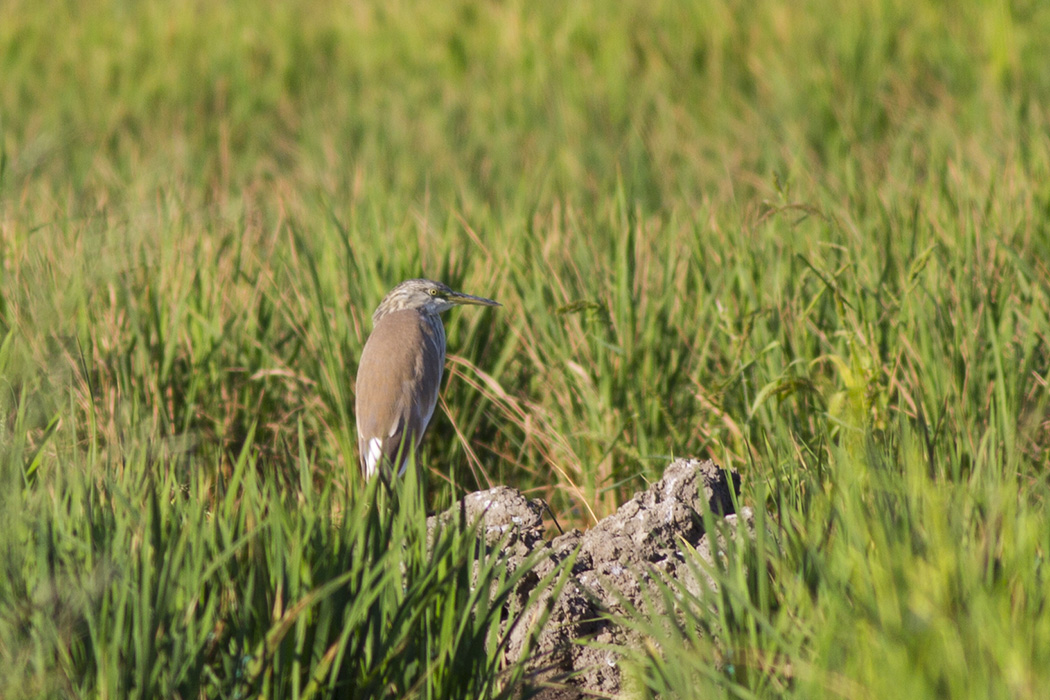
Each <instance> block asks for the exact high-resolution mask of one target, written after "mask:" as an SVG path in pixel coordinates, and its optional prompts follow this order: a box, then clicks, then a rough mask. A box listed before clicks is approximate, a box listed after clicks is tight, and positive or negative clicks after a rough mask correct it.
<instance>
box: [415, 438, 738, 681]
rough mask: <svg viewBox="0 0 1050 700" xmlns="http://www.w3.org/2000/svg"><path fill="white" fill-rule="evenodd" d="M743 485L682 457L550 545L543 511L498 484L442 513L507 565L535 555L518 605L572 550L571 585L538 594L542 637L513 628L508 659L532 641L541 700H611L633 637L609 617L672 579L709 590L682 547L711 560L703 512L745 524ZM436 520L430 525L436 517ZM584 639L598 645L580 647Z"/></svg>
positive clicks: (640, 601)
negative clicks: (494, 548) (543, 609)
mask: <svg viewBox="0 0 1050 700" xmlns="http://www.w3.org/2000/svg"><path fill="white" fill-rule="evenodd" d="M739 484H740V478H739V476H738V475H737V474H735V473H730V472H726V471H724V470H723V469H721V468H720V467H718V466H717V465H716V464H715V463H714V462H711V461H700V460H690V459H679V460H676V461H675V462H673V463H671V464H670V465H669V466H668V467H667V469H666V470H665V471H664V475H663V477H662V478H661V479H660V480H659V481H657V482H656V483H654V484H652V485H651V486H650V487H649V488H648V489H646V490H645V491H642V492H640V493H638V494H636V495H635V496H634V497H633V498H631V499H630V500H629V501H627V502H626V503H624V504H623V505H622V506H621V507H620V508H619V509H618V510H617V511H616V512H615V513H613V514H612V515H610V516H609V517H607V518H605V519H603V520H601V521H600V522H598V523H597V524H596V525H594V526H593V527H591V528H590V529H589V530H587V531H586V532H581V531H579V530H572V531H570V532H567V533H565V534H563V535H561V536H559V537H555V538H554V539H551V540H547V539H545V538H544V529H543V514H544V512H545V511H546V505H545V504H544V503H543V502H542V501H540V500H536V499H529V498H526V497H525V496H523V495H522V494H521V493H520V492H518V491H517V490H515V489H511V488H507V487H504V486H500V487H496V488H493V489H489V490H487V491H479V492H475V493H471V494H468V495H467V496H466V497H465V498H464V499H463V501H462V502H461V504H459V505H457V506H455V507H454V508H453V509H451V510H450V511H448V512H446V514H444V515H443V516H438V517H442V518H446V517H449V514H450V513H452V512H453V511H458V510H460V508H462V509H463V511H465V513H466V515H467V518H468V521H470V522H476V521H477V519H478V518H481V519H482V522H481V523H480V528H481V531H482V532H483V533H484V537H485V539H486V542H487V543H488V544H489V545H496V544H497V543H502V544H501V546H502V548H503V552H504V555H505V556H507V557H508V560H509V562H510V564H511V566H515V565H517V564H518V563H520V562H521V561H523V560H524V559H525V558H526V557H530V556H539V557H540V558H541V560H542V561H541V562H540V563H539V565H538V566H537V567H536V568H535V569H534V571H533V575H530V576H527V577H526V578H525V579H524V580H523V582H522V583H521V584H520V586H519V591H518V600H519V602H520V601H524V600H526V599H527V598H528V597H529V595H530V594H531V593H532V589H533V588H534V587H535V586H536V585H538V584H539V582H540V581H541V580H542V579H543V577H544V576H545V575H546V574H548V573H550V572H551V571H552V569H553V568H554V567H555V566H556V565H557V564H558V563H559V562H561V561H563V560H564V559H565V558H567V557H569V556H571V555H572V554H573V553H574V552H576V553H577V554H576V561H575V563H574V564H573V567H572V571H571V574H570V578H569V580H568V581H567V583H566V585H565V586H564V587H563V588H562V589H561V593H560V594H559V595H558V596H557V598H556V599H555V600H554V601H553V603H552V602H551V601H550V599H549V598H550V593H541V595H540V598H541V602H542V603H544V604H546V605H551V606H552V607H551V613H550V617H549V618H548V619H547V622H546V624H545V625H544V626H543V627H542V629H539V630H537V629H532V628H530V627H529V626H528V625H519V626H517V627H516V628H515V629H514V630H513V631H512V632H511V638H510V645H509V647H508V649H507V652H506V654H507V657H508V658H519V656H520V654H521V651H522V649H523V648H524V646H525V645H526V644H527V643H528V641H529V638H530V637H531V636H532V635H538V636H537V637H536V643H535V647H534V649H533V661H532V668H533V670H534V673H533V677H532V678H531V679H530V681H531V682H533V683H539V684H541V685H544V686H545V689H544V690H543V691H542V692H541V693H540V695H539V697H541V698H543V699H544V700H565V699H568V698H583V697H588V696H590V695H591V694H592V693H593V694H598V695H604V696H607V695H611V694H616V693H618V692H619V690H620V669H619V654H618V653H617V651H616V649H617V647H623V646H624V645H626V644H629V643H631V641H632V639H631V633H629V632H628V631H627V630H625V629H623V628H622V627H621V626H619V625H617V624H615V623H614V622H613V621H612V620H611V619H609V615H615V614H617V613H622V612H625V611H626V610H627V609H628V608H629V607H634V608H639V609H641V608H644V607H645V600H646V594H650V598H649V599H650V600H655V599H657V597H658V596H657V595H656V594H657V588H656V586H657V583H656V581H657V580H658V579H659V578H661V577H663V578H664V579H665V580H666V579H676V580H678V581H679V582H681V583H683V584H685V586H686V587H687V589H688V590H689V591H690V592H693V593H699V592H700V591H701V587H706V588H707V589H712V588H714V586H715V583H714V582H713V581H712V580H710V579H708V578H707V577H706V576H703V575H701V577H700V578H701V579H703V580H697V576H696V574H695V573H694V572H695V571H697V570H698V567H696V566H689V565H688V563H687V562H686V557H687V556H689V554H688V551H689V550H688V548H684V547H683V544H682V543H683V542H685V543H688V544H689V545H690V546H691V547H692V548H693V549H694V550H695V551H696V552H697V554H698V555H699V556H701V557H703V558H706V559H708V560H710V558H711V556H712V554H711V552H712V551H717V550H718V547H717V545H716V546H714V547H712V546H711V542H709V541H708V535H707V533H705V531H704V524H703V518H702V516H701V513H702V512H703V511H704V508H705V503H706V508H707V509H708V510H709V511H710V512H711V513H714V514H717V516H718V517H721V518H724V519H726V520H727V521H732V520H734V519H736V518H737V517H743V518H745V519H746V520H747V521H748V522H750V512H749V509H746V508H745V509H742V512H741V513H740V514H739V516H738V514H736V513H734V508H733V497H732V495H731V490H732V491H738V490H739ZM432 521H433V519H432ZM577 640H586V641H588V642H593V643H594V644H578V643H574V642H575V641H577Z"/></svg>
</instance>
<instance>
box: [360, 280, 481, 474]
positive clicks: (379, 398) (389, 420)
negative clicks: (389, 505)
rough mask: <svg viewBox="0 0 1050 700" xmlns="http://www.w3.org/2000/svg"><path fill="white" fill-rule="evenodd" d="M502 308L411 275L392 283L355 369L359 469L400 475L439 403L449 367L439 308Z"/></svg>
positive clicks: (441, 310) (374, 315) (368, 472)
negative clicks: (408, 277) (443, 381)
mask: <svg viewBox="0 0 1050 700" xmlns="http://www.w3.org/2000/svg"><path fill="white" fill-rule="evenodd" d="M465 305H474V306H500V305H501V304H499V302H496V301H493V300H492V299H485V298H484V297H476V296H473V295H471V294H464V293H463V292H456V291H453V290H452V289H450V288H449V287H448V286H447V285H445V284H442V283H441V282H434V281H433V280H427V279H411V280H406V281H404V282H402V283H401V284H399V285H397V286H396V287H394V288H393V289H392V290H391V291H390V293H389V294H387V295H386V296H385V297H384V298H383V301H381V302H380V303H379V307H378V308H376V310H375V313H374V314H372V333H371V335H369V336H368V340H367V341H365V347H364V350H362V352H361V362H360V364H359V365H358V368H357V398H356V413H357V446H358V449H359V451H360V456H361V471H362V472H364V475H365V478H366V479H370V478H372V477H373V476H375V475H376V474H378V473H380V471H381V470H382V471H383V473H384V474H390V473H392V472H393V471H394V470H395V468H396V471H397V475H398V476H403V475H404V473H405V470H406V469H407V468H408V461H409V456H410V454H412V453H414V452H415V450H416V449H418V448H419V443H420V441H421V440H422V439H423V433H424V431H426V429H427V425H428V424H429V423H430V419H431V417H432V416H433V415H434V407H435V406H437V400H438V390H439V388H440V387H441V375H442V373H443V372H444V370H445V326H444V324H443V323H442V321H441V314H442V313H444V312H445V311H448V310H449V309H451V308H453V307H455V306H465Z"/></svg>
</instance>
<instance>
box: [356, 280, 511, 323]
mask: <svg viewBox="0 0 1050 700" xmlns="http://www.w3.org/2000/svg"><path fill="white" fill-rule="evenodd" d="M463 304H475V305H478V306H500V304H499V303H498V302H495V301H493V300H491V299H485V298H484V297H476V296H472V295H470V294H464V293H462V292H456V291H453V290H452V289H451V288H450V287H449V286H448V285H446V284H442V283H441V282H435V281H433V280H426V279H412V280H405V281H404V282H402V283H401V284H399V285H397V286H396V287H394V288H393V289H392V290H390V293H389V294H387V295H386V296H385V297H383V301H381V302H380V303H379V307H378V308H376V310H375V313H374V314H372V322H373V323H378V322H379V319H381V318H383V317H384V316H386V315H387V314H389V313H393V312H394V311H402V310H404V309H411V310H414V311H418V312H419V313H421V314H425V315H427V316H437V315H438V314H441V313H443V312H445V311H448V310H449V309H451V308H452V307H454V306H460V305H463Z"/></svg>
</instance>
